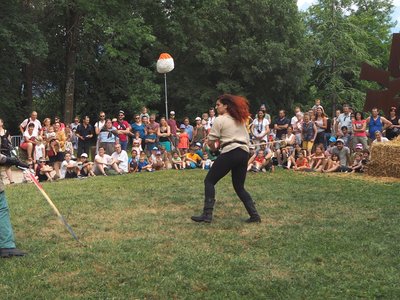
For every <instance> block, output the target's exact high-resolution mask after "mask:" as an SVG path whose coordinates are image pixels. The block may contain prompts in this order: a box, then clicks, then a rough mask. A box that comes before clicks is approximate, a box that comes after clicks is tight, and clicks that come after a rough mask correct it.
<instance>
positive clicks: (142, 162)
mask: <svg viewBox="0 0 400 300" xmlns="http://www.w3.org/2000/svg"><path fill="white" fill-rule="evenodd" d="M142 170H144V171H149V172H153V167H152V165H151V164H150V163H149V161H148V160H147V157H146V154H144V153H142V154H140V157H139V162H138V172H142Z"/></svg>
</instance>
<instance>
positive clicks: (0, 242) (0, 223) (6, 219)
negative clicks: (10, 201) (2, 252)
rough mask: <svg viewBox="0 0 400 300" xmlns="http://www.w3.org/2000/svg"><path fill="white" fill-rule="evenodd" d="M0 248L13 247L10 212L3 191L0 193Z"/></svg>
mask: <svg viewBox="0 0 400 300" xmlns="http://www.w3.org/2000/svg"><path fill="white" fill-rule="evenodd" d="M0 248H15V242H14V233H13V230H12V226H11V221H10V212H9V210H8V205H7V200H6V196H5V194H4V192H1V193H0Z"/></svg>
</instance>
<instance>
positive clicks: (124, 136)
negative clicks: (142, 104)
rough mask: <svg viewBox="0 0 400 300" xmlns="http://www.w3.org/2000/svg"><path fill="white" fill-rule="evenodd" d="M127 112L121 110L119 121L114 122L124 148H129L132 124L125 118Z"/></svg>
mask: <svg viewBox="0 0 400 300" xmlns="http://www.w3.org/2000/svg"><path fill="white" fill-rule="evenodd" d="M124 118H125V112H124V111H123V110H120V111H119V113H118V121H117V122H114V124H113V126H114V127H115V128H117V130H118V139H119V144H120V145H121V148H122V150H125V151H126V149H127V147H128V139H129V136H131V135H132V133H131V125H129V123H128V122H127V121H125V120H124Z"/></svg>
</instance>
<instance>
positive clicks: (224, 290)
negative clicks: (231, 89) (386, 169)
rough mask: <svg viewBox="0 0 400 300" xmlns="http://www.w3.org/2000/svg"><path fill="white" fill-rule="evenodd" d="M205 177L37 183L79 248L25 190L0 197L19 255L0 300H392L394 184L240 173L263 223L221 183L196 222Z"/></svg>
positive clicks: (399, 215) (399, 185)
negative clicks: (209, 217) (207, 214)
mask: <svg viewBox="0 0 400 300" xmlns="http://www.w3.org/2000/svg"><path fill="white" fill-rule="evenodd" d="M204 176H205V172H204V171H201V170H193V171H166V172H158V173H157V172H156V173H144V174H135V175H125V176H114V177H97V178H90V179H86V180H67V181H59V182H56V183H49V184H44V188H45V189H46V191H47V192H48V194H49V195H50V197H51V198H52V200H53V201H54V202H55V204H56V206H57V207H58V208H59V210H60V211H61V213H62V214H63V215H64V216H65V217H66V219H67V220H68V222H69V223H70V224H71V226H72V227H73V228H74V230H75V232H76V234H77V235H78V236H79V237H80V238H81V240H82V242H84V243H85V244H86V245H87V246H86V247H82V246H80V245H79V244H77V243H76V242H75V241H74V240H73V239H72V237H71V236H70V235H69V233H68V232H67V231H66V230H65V228H64V227H63V226H62V225H61V224H60V223H59V222H58V220H57V218H56V217H55V215H54V214H53V213H52V211H51V209H50V206H48V204H47V203H46V202H45V200H44V199H43V197H42V195H41V194H40V193H39V191H38V190H36V188H35V187H34V186H33V185H28V184H21V185H15V186H9V187H7V189H6V195H7V199H8V202H9V205H10V208H11V214H12V223H13V226H14V231H15V234H16V239H17V245H18V247H20V248H21V249H24V250H27V251H28V252H29V255H28V256H27V257H24V258H15V259H2V260H0V264H1V267H0V295H1V296H0V298H1V299H26V298H31V299H34V298H37V299H39V298H40V299H44V298H46V299H55V298H58V299H68V298H70V299H71V298H82V299H89V298H103V299H104V298H115V299H186V298H187V299H267V298H268V299H326V298H336V299H345V298H347V299H354V298H368V299H372V298H382V299H395V298H397V299H398V298H400V251H399V250H400V181H399V180H392V181H390V180H386V181H384V180H380V179H378V178H364V177H362V176H356V175H350V174H340V175H336V174H334V175H319V174H313V173H302V174H300V173H298V174H295V173H293V172H288V171H282V170H278V171H277V172H276V173H275V174H269V173H262V174H249V176H248V179H247V182H246V187H247V189H248V190H249V191H250V192H251V194H252V196H253V198H254V200H255V201H256V203H257V208H258V210H259V212H260V215H261V217H262V219H263V222H262V223H261V224H246V223H244V222H243V220H245V219H246V218H247V217H248V216H247V213H246V211H245V209H244V207H243V205H242V204H241V202H240V201H239V200H238V199H237V197H236V195H235V194H234V191H233V188H232V186H231V182H230V178H229V177H226V178H224V179H223V180H222V181H221V182H220V183H219V184H218V185H217V204H216V209H215V218H214V222H213V223H212V224H208V225H207V224H196V223H194V222H192V221H191V220H190V216H191V215H192V214H197V213H199V212H200V211H201V209H202V205H203V203H202V202H203V179H204Z"/></svg>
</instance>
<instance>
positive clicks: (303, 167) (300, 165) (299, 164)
mask: <svg viewBox="0 0 400 300" xmlns="http://www.w3.org/2000/svg"><path fill="white" fill-rule="evenodd" d="M293 170H294V171H309V170H311V169H310V165H309V163H308V159H307V158H306V157H305V156H304V154H303V152H302V151H301V152H299V153H298V158H297V159H296V164H295V165H294V166H293Z"/></svg>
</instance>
